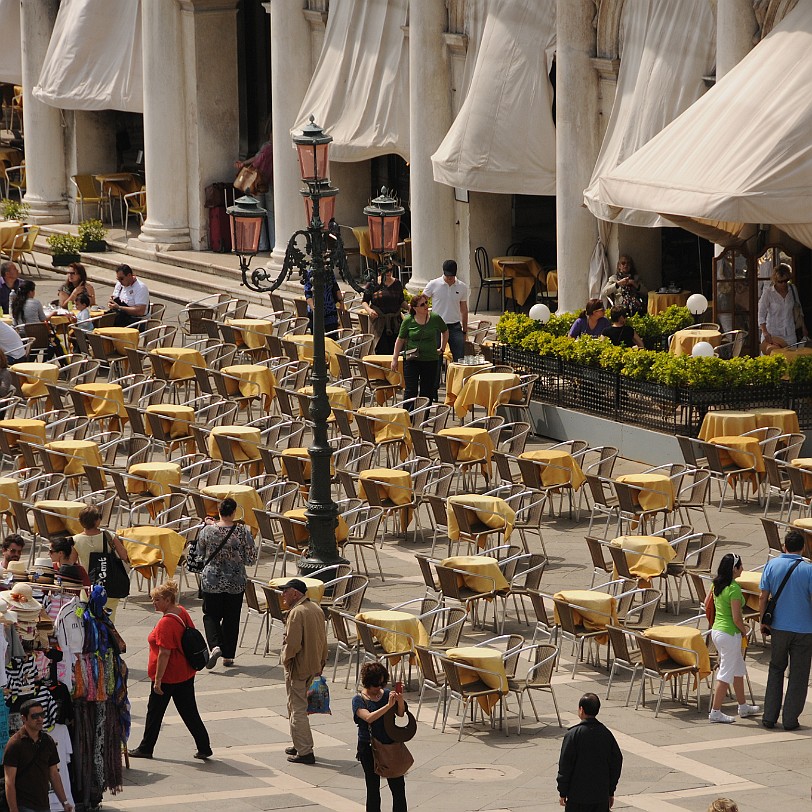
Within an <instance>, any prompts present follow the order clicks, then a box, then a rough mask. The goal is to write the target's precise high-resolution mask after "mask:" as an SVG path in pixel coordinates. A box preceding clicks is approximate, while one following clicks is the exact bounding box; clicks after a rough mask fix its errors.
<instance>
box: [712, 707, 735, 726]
mask: <svg viewBox="0 0 812 812" xmlns="http://www.w3.org/2000/svg"><path fill="white" fill-rule="evenodd" d="M708 721H710V722H720V723H721V724H723V725H729V724H730V723H731V722H735V721H736V717H735V716H728V715H727V714H726V713H722V711H720V710H712V711H711V712H710V713H709V714H708Z"/></svg>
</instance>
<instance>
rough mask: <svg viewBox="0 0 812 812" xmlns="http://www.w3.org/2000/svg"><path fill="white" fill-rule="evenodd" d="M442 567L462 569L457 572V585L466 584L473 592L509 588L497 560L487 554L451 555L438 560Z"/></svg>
mask: <svg viewBox="0 0 812 812" xmlns="http://www.w3.org/2000/svg"><path fill="white" fill-rule="evenodd" d="M440 564H441V566H443V567H451V569H455V570H463V572H459V573H457V583H458V585H459V586H467V587H468V588H469V589H473V590H474V591H475V592H490V591H491V590H492V589H495V590H496V591H497V592H498V591H499V590H502V589H509V588H510V584H509V583H508V582H507V580H506V578H505V576H504V573H503V572H502V570H500V569H499V561H498V560H497V559H496V558H492V557H491V556H489V555H452V556H450V557H449V558H444V559H443V560H442V561H441V562H440Z"/></svg>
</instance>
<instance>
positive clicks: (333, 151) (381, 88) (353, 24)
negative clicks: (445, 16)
mask: <svg viewBox="0 0 812 812" xmlns="http://www.w3.org/2000/svg"><path fill="white" fill-rule="evenodd" d="M407 12H408V0H340V2H337V3H331V5H330V15H329V17H328V18H327V28H326V30H325V32H324V47H323V48H322V51H321V56H320V57H319V62H318V65H316V71H315V73H314V74H313V78H312V79H311V80H310V87H309V88H308V89H307V93H306V94H305V97H304V101H303V102H302V106H301V109H300V110H299V115H298V117H297V120H296V123H295V124H294V126H293V129H292V130H291V134H293V135H295V134H297V133H299V132H301V130H302V127H304V126H305V124H307V122H308V121H309V119H310V116H311V115H312V116H313V117H314V118H315V120H316V123H317V124H319V125H321V126H322V127H323V128H324V131H325V132H326V133H328V134H329V135H331V136H332V137H333V143H332V145H331V146H330V158H331V160H336V161H364V160H366V159H367V158H374V157H376V156H378V155H387V154H390V153H396V154H398V155H400V156H401V157H402V158H404V159H405V160H407V161H408V160H409V44H408V41H407V39H406V36H405V34H404V32H403V26H405V25H406V22H407Z"/></svg>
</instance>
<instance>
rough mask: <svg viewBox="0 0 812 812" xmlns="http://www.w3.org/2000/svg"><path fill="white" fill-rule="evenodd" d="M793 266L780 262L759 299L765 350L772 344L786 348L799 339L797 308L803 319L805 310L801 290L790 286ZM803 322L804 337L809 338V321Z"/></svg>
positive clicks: (759, 316) (760, 327)
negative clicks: (807, 326) (802, 305)
mask: <svg viewBox="0 0 812 812" xmlns="http://www.w3.org/2000/svg"><path fill="white" fill-rule="evenodd" d="M791 277H792V269H791V268H790V267H789V265H785V264H783V263H782V264H781V265H779V266H778V267H777V268H776V269H775V270H774V271H773V274H772V281H773V283H772V285H771V286H770V287H768V288H765V289H764V293H762V294H761V298H760V299H759V302H758V326H759V329H760V330H761V337H762V340H763V344H762V348H763V349H764V351H765V352H767V351H768V349H769V347H770V346H778V347H786V346H788V345H790V344H795V343H796V342H797V340H798V339H797V337H796V332H795V331H796V329H797V328H798V325H796V323H795V310H796V308H797V309H798V310H799V311H800V313H801V319H803V309H802V308H801V300H800V298H799V297H798V291H797V289H796V288H795V287H793V286H790V279H791ZM801 323H802V324H803V327H802V328H801V329H802V333H803V337H804V338H809V332H808V330H807V329H806V323H805V322H803V321H802V322H801Z"/></svg>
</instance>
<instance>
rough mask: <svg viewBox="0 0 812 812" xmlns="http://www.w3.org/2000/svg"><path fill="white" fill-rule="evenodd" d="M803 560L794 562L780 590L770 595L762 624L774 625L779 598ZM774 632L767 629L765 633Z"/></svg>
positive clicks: (762, 617)
mask: <svg viewBox="0 0 812 812" xmlns="http://www.w3.org/2000/svg"><path fill="white" fill-rule="evenodd" d="M801 561H803V559H802V558H799V559H798V560H797V561H795V562H794V563H793V565H792V566H791V567H790V568H789V569H788V570H787V574H786V575H785V576H784V580H783V581H781V586H779V587H778V591H777V592H776V593H775V595H770V599H769V600H768V601H767V606H765V607H764V614H763V615H762V616H761V625H762V626H768V627H769V626H772V625H773V615H774V614H775V605H776V604H777V603H778V599H779V598H780V597H781V593H782V592H783V591H784V587H785V586H786V585H787V581H789V576H790V575H792V573H793V572H794V571H795V569H796V568H797V567H798V565H799V564H800V563H801ZM771 633H772V632H771V631H770V630H769V629H767V631H765V632H764V634H767V635H768V634H771Z"/></svg>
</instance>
